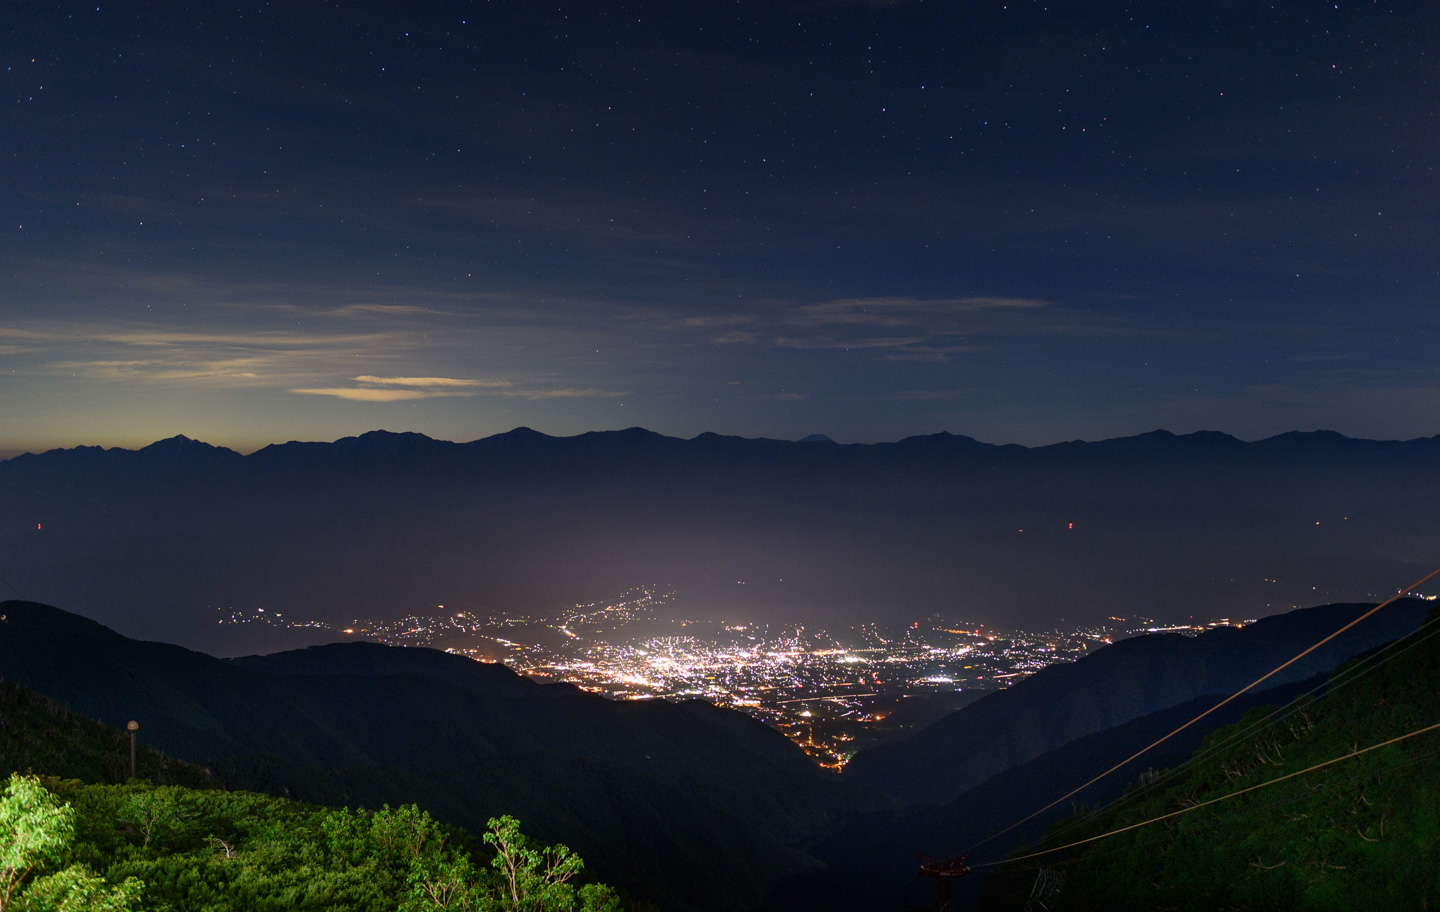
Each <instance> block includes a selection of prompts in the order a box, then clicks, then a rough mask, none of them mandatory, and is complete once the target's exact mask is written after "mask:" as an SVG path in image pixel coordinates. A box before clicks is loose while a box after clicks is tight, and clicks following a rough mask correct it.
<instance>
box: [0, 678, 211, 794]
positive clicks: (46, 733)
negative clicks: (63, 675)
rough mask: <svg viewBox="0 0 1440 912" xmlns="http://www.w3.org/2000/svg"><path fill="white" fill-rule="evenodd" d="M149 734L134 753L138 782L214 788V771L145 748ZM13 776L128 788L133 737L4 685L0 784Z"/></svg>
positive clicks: (0, 701)
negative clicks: (60, 779)
mask: <svg viewBox="0 0 1440 912" xmlns="http://www.w3.org/2000/svg"><path fill="white" fill-rule="evenodd" d="M145 734H146V733H144V732H142V733H141V738H142V740H141V742H140V744H139V745H138V746H137V749H136V752H135V761H136V762H135V766H136V775H137V776H138V777H139V778H141V779H149V780H150V781H152V782H154V783H156V784H159V785H184V786H188V787H190V788H214V787H215V785H216V784H217V780H216V778H215V776H214V775H212V774H211V773H210V772H209V771H207V770H204V769H202V768H200V767H198V766H195V765H194V764H191V763H186V762H184V761H183V760H176V759H175V758H173V757H167V756H166V755H165V754H162V753H161V752H160V751H157V750H155V749H154V748H152V747H150V746H149V745H147V744H145V743H144V740H143V738H144V735H145ZM10 773H24V774H32V773H33V774H36V775H45V776H58V777H60V778H63V779H79V780H80V781H82V782H94V783H100V782H112V783H119V782H124V781H125V780H126V779H127V778H128V777H129V775H130V736H129V734H128V733H127V732H125V731H123V730H121V729H119V728H116V727H114V726H111V725H105V724H103V723H100V722H96V721H95V720H94V719H87V718H85V717H84V716H81V715H79V714H77V713H74V712H71V711H70V710H69V709H67V708H65V707H64V706H63V705H61V704H60V703H59V702H57V701H55V700H52V699H50V698H49V697H47V696H45V695H43V694H39V693H36V692H35V691H33V690H31V689H30V688H28V687H22V686H20V685H19V684H16V683H14V682H13V681H5V680H0V778H3V777H5V776H8V775H9V774H10Z"/></svg>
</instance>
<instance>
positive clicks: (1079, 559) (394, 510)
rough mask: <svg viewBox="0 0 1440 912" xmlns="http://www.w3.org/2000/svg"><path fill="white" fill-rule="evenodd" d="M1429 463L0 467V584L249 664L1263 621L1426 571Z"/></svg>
mask: <svg viewBox="0 0 1440 912" xmlns="http://www.w3.org/2000/svg"><path fill="white" fill-rule="evenodd" d="M1437 469H1440V437H1432V438H1426V439H1421V440H1412V441H1404V442H1399V441H1371V440H1356V439H1351V438H1347V437H1344V436H1342V435H1339V434H1334V433H1330V432H1323V431H1321V432H1315V433H1303V434H1302V433H1295V434H1284V435H1281V436H1278V437H1272V438H1269V439H1266V440H1261V441H1256V442H1253V443H1247V442H1244V441H1240V440H1237V439H1236V438H1234V437H1230V436H1227V435H1224V434H1218V433H1197V434H1188V435H1184V436H1176V435H1173V434H1169V433H1166V432H1163V431H1156V432H1153V433H1150V434H1144V435H1141V436H1138V437H1129V438H1122V439H1117V440H1107V441H1100V442H1095V443H1085V442H1080V441H1074V442H1069V443H1061V444H1056V445H1053V446H1046V447H1035V448H1026V447H1020V446H992V445H988V444H984V443H980V442H978V441H976V440H973V439H971V438H968V437H962V436H956V435H952V434H935V435H930V436H924V437H912V438H908V439H905V440H901V441H898V442H895V443H884V444H874V445H860V444H837V443H834V442H833V441H828V440H824V439H818V438H817V437H814V436H812V437H811V438H807V439H806V440H804V441H799V442H790V441H781V440H766V439H753V440H752V439H744V438H739V437H723V436H719V435H715V434H702V435H700V436H699V437H695V438H693V439H689V440H681V439H678V438H673V437H665V436H662V435H659V434H654V433H651V432H649V431H645V430H643V429H640V428H631V429H628V430H624V431H610V432H597V433H591V434H582V435H579V436H576V437H549V436H546V435H544V434H540V433H537V432H535V431H531V430H527V429H525V428H518V429H516V430H514V431H510V432H508V433H505V434H499V435H496V436H493V437H487V438H484V439H482V440H476V441H473V442H470V443H464V444H460V443H449V442H445V441H438V440H432V439H430V438H427V437H424V436H422V435H419V434H392V433H387V432H383V431H376V432H373V433H369V434H364V435H362V436H360V437H350V438H345V439H343V440H338V441H335V442H334V443H294V442H292V443H286V444H280V445H275V446H269V447H266V448H264V449H262V450H259V451H257V452H254V453H251V454H248V455H243V456H242V455H240V454H237V453H235V452H233V451H230V450H226V449H223V448H219V447H213V446H210V445H207V444H204V443H200V442H197V441H194V440H189V439H187V438H184V437H174V438H171V439H169V440H163V441H160V442H158V443H155V444H152V445H151V446H148V447H145V448H144V449H141V450H137V451H126V450H115V449H111V450H104V449H100V448H98V447H79V448H75V449H70V450H55V451H51V452H47V453H42V454H37V455H23V456H19V457H16V458H13V459H10V460H6V461H4V462H0V546H3V552H0V553H3V554H4V560H3V566H0V576H3V577H4V579H6V580H7V581H8V582H9V583H11V584H13V585H14V586H15V587H17V588H18V589H19V590H20V591H21V592H23V593H24V594H25V595H27V596H29V597H31V598H42V599H44V600H46V601H51V602H56V603H60V604H65V605H68V606H71V607H73V608H76V609H78V610H81V611H83V612H84V613H86V614H87V615H90V616H92V617H96V618H98V619H100V620H103V621H105V622H106V623H110V624H112V625H115V626H117V627H119V628H120V629H123V630H125V631H127V632H131V633H135V634H138V635H143V636H150V637H162V636H163V637H164V638H166V639H178V640H180V641H181V642H185V643H187V644H191V645H196V646H201V647H205V648H208V649H212V650H230V651H232V652H233V651H235V650H236V649H237V648H239V647H237V646H236V645H235V643H233V642H230V641H227V640H226V639H225V637H223V636H221V634H222V633H225V634H227V635H233V634H234V631H233V629H232V630H229V631H222V630H221V628H219V627H218V626H217V625H216V624H215V621H216V619H217V618H218V617H219V616H220V614H219V613H218V609H226V608H229V607H236V608H242V609H254V608H261V607H263V608H267V609H270V610H278V611H283V612H285V613H286V615H287V616H291V617H306V618H314V619H320V620H325V621H331V622H348V621H350V620H353V619H354V618H356V617H365V616H369V617H394V616H399V615H404V614H409V613H433V612H434V609H435V606H436V605H446V606H450V607H452V608H455V609H456V610H462V609H463V610H473V611H478V612H481V613H485V612H490V611H497V612H498V611H506V612H512V613H514V612H534V611H553V610H555V609H557V608H559V607H562V606H564V605H567V604H573V603H575V602H589V601H593V600H595V599H596V598H603V597H606V596H607V595H609V594H613V593H617V592H619V591H622V590H624V589H628V588H629V587H631V586H634V585H637V584H640V583H651V582H658V583H660V584H663V585H666V586H671V587H674V588H676V589H677V590H678V591H679V593H680V596H681V603H682V604H683V605H684V607H685V610H687V611H692V612H695V613H709V614H711V615H719V616H723V617H734V618H737V619H738V618H747V617H748V618H750V619H764V618H779V619H784V620H794V619H808V620H812V621H814V620H826V621H830V620H834V619H836V618H843V617H850V618H857V619H865V620H874V619H879V618H889V619H892V620H902V619H914V618H915V617H919V616H924V615H927V614H930V613H934V612H940V613H943V614H946V615H947V616H957V615H958V616H960V617H963V618H969V619H974V620H979V621H983V622H988V623H993V624H1005V623H1012V624H1015V625H1017V626H1029V627H1036V626H1043V625H1046V624H1050V623H1059V622H1060V619H1061V618H1064V619H1065V623H1066V624H1073V623H1075V622H1076V621H1079V620H1094V619H1098V618H1102V617H1105V616H1108V615H1117V616H1122V617H1131V616H1134V615H1137V614H1148V615H1153V616H1158V617H1162V618H1165V619H1183V618H1185V617H1187V616H1190V615H1195V616H1197V617H1213V616H1226V615H1237V616H1241V617H1257V616H1261V615H1264V614H1269V613H1274V612H1275V611H1279V610H1284V609H1287V608H1289V607H1292V606H1298V605H1302V604H1312V603H1314V602H1316V601H1321V600H1327V599H1328V600H1341V599H1356V598H1364V597H1367V595H1369V594H1372V593H1374V594H1379V593H1380V592H1383V591H1388V590H1389V589H1390V587H1393V586H1396V585H1399V584H1401V583H1403V582H1408V581H1409V580H1410V579H1412V578H1413V577H1415V576H1418V575H1419V574H1420V573H1421V572H1423V570H1421V569H1420V568H1421V567H1422V566H1424V567H1425V569H1429V567H1428V562H1430V561H1431V560H1432V559H1433V555H1435V554H1437V553H1440V529H1437V527H1436V526H1435V524H1434V522H1433V517H1432V516H1431V511H1430V509H1429V505H1430V504H1433V503H1435V502H1436V500H1437V497H1440V471H1437ZM740 583H743V585H739V584H740Z"/></svg>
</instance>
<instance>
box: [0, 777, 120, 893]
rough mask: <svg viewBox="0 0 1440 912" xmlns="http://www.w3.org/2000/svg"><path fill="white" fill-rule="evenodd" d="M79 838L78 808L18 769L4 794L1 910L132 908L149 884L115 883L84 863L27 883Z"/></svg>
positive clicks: (0, 808)
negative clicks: (77, 831)
mask: <svg viewBox="0 0 1440 912" xmlns="http://www.w3.org/2000/svg"><path fill="white" fill-rule="evenodd" d="M74 838H75V810H74V808H72V807H70V805H68V804H64V803H62V802H61V801H60V800H59V799H58V798H56V797H55V796H54V795H52V794H50V792H49V791H48V790H47V789H46V788H45V787H44V786H43V785H41V784H40V780H39V778H37V777H35V776H21V775H19V774H18V773H17V774H12V775H11V776H10V779H9V781H8V782H7V783H6V785H5V794H4V797H0V912H9V910H16V912H128V910H129V909H130V908H131V907H132V906H133V904H134V903H135V902H136V901H138V900H139V898H140V891H141V890H142V889H143V887H144V885H143V884H142V883H141V882H140V881H138V880H136V879H135V878H133V877H130V878H126V880H125V882H124V883H122V884H120V885H118V886H115V887H111V886H109V885H108V884H106V883H105V881H104V880H103V879H101V878H99V877H96V876H95V875H94V874H93V873H91V871H90V869H89V868H86V867H85V866H83V865H72V866H71V867H69V868H66V869H65V870H63V871H61V872H59V873H57V874H52V875H50V876H48V877H41V878H38V879H36V880H34V881H33V882H31V883H29V884H28V885H27V880H29V878H30V875H31V874H33V873H34V872H35V871H36V870H37V869H40V868H41V867H43V866H45V865H50V864H58V863H59V862H60V860H61V858H62V857H63V856H64V853H65V850H66V849H67V848H69V846H70V843H71V841H72V840H73V839H74Z"/></svg>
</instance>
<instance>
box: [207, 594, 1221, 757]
mask: <svg viewBox="0 0 1440 912" xmlns="http://www.w3.org/2000/svg"><path fill="white" fill-rule="evenodd" d="M225 612H226V616H225V617H224V618H222V620H221V621H220V623H222V624H255V623H259V624H266V625H274V626H282V627H292V628H295V627H309V628H317V629H321V630H326V631H330V632H333V633H337V634H342V635H344V636H347V637H356V638H363V639H367V640H373V641H377V642H383V643H389V644H391V645H403V646H430V647H433V648H439V649H444V650H446V651H448V652H452V653H457V654H462V655H467V656H470V657H472V658H475V659H477V660H483V661H501V662H504V663H505V664H506V665H507V666H509V667H510V668H512V669H514V670H515V671H516V672H519V673H521V674H524V675H528V676H530V677H532V678H535V679H537V680H542V681H565V682H570V683H573V684H575V685H577V686H578V687H581V688H583V689H585V690H588V691H592V692H596V693H602V694H605V695H607V696H610V697H613V698H616V699H624V700H651V699H667V700H685V699H701V700H706V701H708V702H710V703H714V704H716V705H717V706H726V707H730V708H733V709H738V710H741V711H743V712H746V713H748V714H750V715H751V716H754V717H755V718H757V719H760V720H762V721H764V722H766V723H768V724H770V725H772V726H774V727H775V728H777V729H778V730H780V731H781V732H783V733H784V734H785V735H786V736H788V737H789V738H790V739H791V740H793V741H794V742H796V743H797V744H799V745H800V746H801V747H802V748H804V750H805V751H806V752H807V753H808V754H810V755H811V756H812V757H813V758H815V759H816V761H817V762H819V763H820V764H821V765H824V766H827V767H830V768H832V769H839V768H840V767H842V766H844V764H845V763H846V761H848V760H849V758H850V757H851V756H852V755H853V754H854V753H855V752H856V751H857V750H859V749H860V748H861V747H865V746H869V745H873V744H876V743H879V742H881V741H884V740H888V738H890V737H893V736H894V735H896V734H899V733H900V732H903V731H906V730H908V729H912V728H915V727H917V726H920V725H924V724H928V723H929V722H932V721H935V720H937V719H938V718H940V717H941V716H943V715H944V714H946V713H948V712H950V711H953V710H955V709H957V708H959V707H960V706H963V705H965V704H966V703H968V702H970V701H972V700H974V699H977V698H978V697H980V696H983V695H984V694H985V693H987V692H989V691H993V690H998V689H1000V688H1003V687H1006V686H1009V685H1011V684H1013V683H1014V682H1015V681H1017V680H1020V679H1022V678H1024V677H1025V676H1027V675H1030V674H1033V673H1035V672H1036V671H1039V670H1040V669H1041V668H1044V667H1045V666H1047V665H1051V664H1054V663H1056V662H1069V661H1073V660H1075V659H1077V658H1079V657H1080V656H1082V655H1084V654H1085V653H1087V652H1089V651H1091V650H1094V649H1096V648H1098V647H1100V646H1103V645H1105V644H1106V643H1110V642H1113V641H1114V640H1116V639H1122V638H1125V637H1129V636H1134V635H1138V634H1143V633H1155V632H1162V631H1166V632H1178V633H1186V634H1194V633H1199V632H1200V631H1202V630H1204V629H1206V628H1208V627H1215V626H1222V625H1226V624H1230V623H1231V621H1230V620H1229V619H1221V620H1217V621H1213V622H1207V623H1205V624H1199V625H1195V626H1183V627H1158V626H1156V622H1154V621H1153V620H1151V619H1149V618H1143V617H1130V618H1119V617H1112V618H1109V619H1107V622H1106V624H1105V625H1104V626H1094V627H1081V628H1076V629H1073V630H1045V631H1019V630H1005V631H1001V630H996V629H992V628H988V627H985V626H982V625H979V624H975V623H973V622H965V621H960V620H955V619H948V618H943V617H940V616H935V615H932V616H929V617H925V618H918V619H916V620H914V621H911V622H910V623H908V624H904V625H895V626H886V625H883V624H875V623H866V624H860V625H857V626H853V627H834V626H832V627H828V628H826V629H820V628H818V627H813V626H807V625H802V624H779V623H771V624H756V623H726V622H724V621H713V620H685V619H683V618H681V617H679V615H682V614H683V611H681V610H680V609H679V607H678V606H677V605H676V598H675V594H674V593H672V592H667V591H665V590H663V589H662V588H660V587H654V586H645V587H637V588H635V589H631V590H630V591H628V592H625V593H624V594H622V595H621V596H620V597H618V598H615V599H611V600H608V601H602V602H596V603H592V604H585V605H575V606H573V607H571V608H570V609H568V610H565V611H561V612H557V613H556V614H555V615H554V616H551V617H539V616H533V617H532V616H496V617H486V616H480V615H476V614H474V613H471V612H467V611H457V612H446V611H445V606H443V605H440V606H436V613H435V614H433V615H423V616H422V615H412V616H409V617H405V618H400V619H398V620H394V621H389V622H380V621H367V620H356V621H354V622H353V623H351V624H349V625H347V626H345V627H343V628H339V627H336V626H334V625H330V624H324V623H321V622H318V621H313V620H298V619H294V618H286V617H284V616H283V615H281V614H278V613H275V612H270V613H268V614H267V613H266V612H264V611H263V610H258V611H249V612H241V611H234V610H232V609H225ZM1234 623H1237V624H1239V623H1248V621H1235V622H1234Z"/></svg>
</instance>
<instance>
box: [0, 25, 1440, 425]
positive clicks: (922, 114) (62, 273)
mask: <svg viewBox="0 0 1440 912" xmlns="http://www.w3.org/2000/svg"><path fill="white" fill-rule="evenodd" d="M1436 35H1440V7H1434V6H1432V5H1429V4H1408V3H1406V4H1402V3H1372V2H1363V3H1362V2H1342V3H1338V4H1337V3H1310V2H1283V3H1273V4H1272V3H1255V2H1218V0H1216V2H1193V3H1184V4H1176V3H1158V2H1157V3H1131V4H1108V3H1107V4H1096V3H1088V2H1087V3H1078V2H1077V3H1032V2H1018V3H1016V2H989V0H978V2H965V3H940V2H891V3H886V2H824V0H812V2H798V0H797V2H788V0H765V2H759V0H756V2H748V0H747V2H738V3H737V2H709V0H701V2H695V3H683V4H676V3H620V2H615V3H566V2H559V3H554V2H552V3H530V2H524V3H520V2H487V3H460V2H456V3H410V4H397V3H365V2H359V3H342V4H334V5H326V4H321V3H305V4H273V5H267V4H255V3H243V4H240V5H232V6H227V7H225V8H224V9H219V8H217V7H216V5H215V4H211V3H155V2H149V3H144V2H142V3H127V4H113V5H112V4H110V3H106V2H101V3H99V4H98V6H97V4H95V3H90V4H80V3H44V4H42V3H19V4H13V5H7V7H6V8H5V10H4V11H3V13H0V80H3V83H0V84H3V92H0V103H3V104H5V105H7V106H8V108H9V110H8V113H7V114H6V115H5V119H4V123H5V127H4V129H3V130H0V164H3V168H4V174H5V179H4V180H3V181H0V358H3V362H0V363H3V367H0V428H3V433H0V451H3V452H14V451H18V450H22V449H28V448H40V447H45V446H54V445H71V444H76V443H99V444H109V445H116V444H120V445H136V444H142V443H146V442H149V441H151V440H154V439H157V438H159V437H164V436H168V435H170V434H174V433H185V434H188V435H190V436H192V437H198V438H202V439H205V440H209V441H211V442H214V443H219V444H226V445H230V446H233V447H236V448H239V449H251V448H254V447H256V446H259V445H262V444H264V443H267V442H271V441H279V440H286V439H291V438H301V439H333V438H335V437H338V436H342V435H345V434H353V433H358V432H362V431H365V430H369V429H372V428H377V427H385V428H389V429H392V430H417V431H422V432H425V433H428V434H431V435H433V436H437V437H444V438H449V439H461V440H468V439H473V438H476V437H481V436H485V435H487V434H491V433H495V432H497V431H501V430H505V429H508V428H510V427H513V426H516V425H528V426H532V427H536V428H538V429H540V430H542V431H546V432H548V433H555V434H570V433H579V432H582V431H586V430H592V429H600V428H616V427H625V426H631V425H643V426H646V427H650V428H653V429H655V430H657V431H660V432H663V433H667V434H677V435H682V436H690V435H693V434H696V433H699V432H701V431H707V430H711V431H719V432H722V433H734V434H743V435H747V436H753V435H768V436H775V437H790V438H794V437H799V436H803V435H804V434H807V433H810V432H814V431H821V432H825V433H828V434H830V435H831V436H832V437H835V438H836V439H839V440H861V441H871V440H881V439H895V438H898V437H902V436H906V435H909V434H916V433H930V432H934V431H939V430H950V431H954V432H957V433H965V434H970V435H973V436H977V437H980V438H982V439H986V440H990V441H995V442H1021V443H1027V444H1034V443H1046V442H1052V441H1055V440H1061V439H1067V438H1073V437H1085V438H1091V439H1093V438H1098V437H1106V436H1116V435H1121V434H1128V433H1135V432H1140V431H1145V430H1149V429H1152V428H1156V427H1165V428H1168V429H1171V430H1174V431H1177V432H1184V431H1190V430H1195V429H1201V428H1213V429H1218V430H1224V431H1228V432H1231V433H1235V434H1238V435H1240V436H1242V437H1250V438H1254V437H1260V436H1265V435H1268V434H1272V433H1278V432H1281V431H1285V430H1291V429H1312V428H1318V427H1325V428H1333V429H1335V430H1339V431H1342V432H1344V433H1347V434H1351V435H1357V436H1370V437H1415V436H1421V435H1429V434H1433V433H1436V432H1437V431H1440V423H1437V420H1436V417H1435V416H1436V415H1437V413H1440V371H1437V360H1436V356H1435V351H1434V343H1435V330H1436V328H1437V327H1436V308H1435V306H1434V304H1435V300H1436V289H1437V274H1436V264H1437V263H1440V249H1437V228H1440V216H1437V214H1436V213H1437V204H1440V193H1437V177H1436V173H1435V165H1436V158H1437V152H1436V150H1437V149H1440V122H1437V116H1436V115H1437V111H1436V106H1437V105H1436V97H1437V96H1436V91H1437V88H1440V81H1437V75H1440V73H1437V63H1440V61H1437V56H1440V55H1437V54H1436V53H1435V50H1434V45H1435V42H1434V39H1435V36H1436Z"/></svg>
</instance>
